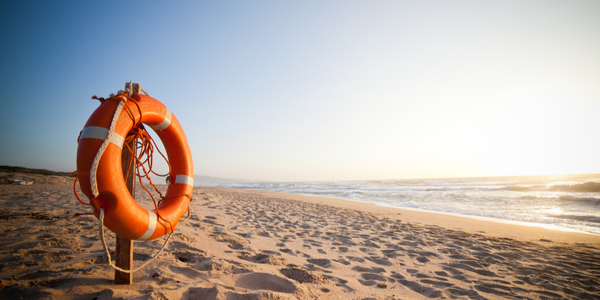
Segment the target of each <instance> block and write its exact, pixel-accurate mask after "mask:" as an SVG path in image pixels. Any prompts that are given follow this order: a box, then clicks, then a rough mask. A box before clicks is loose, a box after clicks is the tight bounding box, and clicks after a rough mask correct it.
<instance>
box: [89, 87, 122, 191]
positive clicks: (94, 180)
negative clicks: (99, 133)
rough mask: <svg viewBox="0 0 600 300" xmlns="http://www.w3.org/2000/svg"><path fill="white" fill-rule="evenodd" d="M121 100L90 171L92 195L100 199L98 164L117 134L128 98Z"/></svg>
mask: <svg viewBox="0 0 600 300" xmlns="http://www.w3.org/2000/svg"><path fill="white" fill-rule="evenodd" d="M121 99H122V100H121V102H119V105H118V106H117V109H116V110H115V114H114V115H113V119H112V121H111V122H110V128H109V129H108V136H107V137H106V139H105V140H104V142H103V143H102V146H100V149H98V152H97V153H96V157H94V162H93V163H92V169H91V170H90V180H91V182H90V183H91V185H92V193H93V195H94V197H98V195H100V192H98V180H97V178H96V173H97V171H98V164H99V163H100V158H102V154H104V151H105V150H106V147H108V144H110V141H111V140H112V138H113V135H114V134H115V126H117V121H119V115H120V114H121V110H123V106H124V105H125V101H126V100H127V98H125V97H122V98H121Z"/></svg>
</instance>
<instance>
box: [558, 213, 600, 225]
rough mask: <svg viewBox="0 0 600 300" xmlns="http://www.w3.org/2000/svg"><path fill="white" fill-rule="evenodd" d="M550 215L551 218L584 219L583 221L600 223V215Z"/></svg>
mask: <svg viewBox="0 0 600 300" xmlns="http://www.w3.org/2000/svg"><path fill="white" fill-rule="evenodd" d="M550 216H551V217H553V218H557V219H566V220H575V221H584V222H590V223H600V217H598V216H589V215H588V216H586V215H566V214H558V215H554V214H552V215H550Z"/></svg>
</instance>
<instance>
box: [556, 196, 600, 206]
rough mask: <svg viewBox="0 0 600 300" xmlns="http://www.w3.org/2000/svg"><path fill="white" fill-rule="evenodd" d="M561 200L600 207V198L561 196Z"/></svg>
mask: <svg viewBox="0 0 600 300" xmlns="http://www.w3.org/2000/svg"><path fill="white" fill-rule="evenodd" d="M559 199H560V200H568V201H573V202H586V203H592V204H596V205H600V198H596V197H575V196H560V197H559Z"/></svg>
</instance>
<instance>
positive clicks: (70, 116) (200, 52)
mask: <svg viewBox="0 0 600 300" xmlns="http://www.w3.org/2000/svg"><path fill="white" fill-rule="evenodd" d="M0 39H1V41H2V42H1V43H0V76H1V78H0V126H1V129H0V165H13V166H25V167H32V168H44V169H50V170H56V171H74V170H75V168H76V150H77V136H78V134H79V131H80V130H81V129H82V128H83V126H84V124H85V122H86V120H87V119H88V117H89V116H90V114H91V113H92V112H93V110H94V109H95V108H96V107H97V106H98V104H99V103H98V102H97V101H95V100H91V99H90V97H91V96H93V95H98V96H99V97H100V96H103V97H106V96H108V94H110V93H111V92H116V91H117V90H119V89H122V88H123V86H124V83H125V82H128V81H130V80H133V81H134V82H138V83H140V84H141V86H142V88H144V89H145V90H146V91H147V92H148V93H149V94H150V95H151V96H153V97H154V98H156V99H158V100H159V101H161V102H163V103H164V104H165V105H167V107H169V108H170V109H171V111H173V113H174V114H175V115H176V116H177V118H178V119H179V121H180V122H181V123H182V125H183V127H184V129H185V131H186V134H187V136H188V140H189V142H190V147H191V149H192V153H193V157H194V168H195V174H198V175H206V176H213V177H224V178H241V179H250V180H268V181H309V180H362V179H405V178H439V177H471V176H473V177H474V176H500V175H542V174H576V173H599V172H600V1H597V0H591V1H547V0H544V1H522V0H519V1H345V0H344V1H2V3H1V4H0Z"/></svg>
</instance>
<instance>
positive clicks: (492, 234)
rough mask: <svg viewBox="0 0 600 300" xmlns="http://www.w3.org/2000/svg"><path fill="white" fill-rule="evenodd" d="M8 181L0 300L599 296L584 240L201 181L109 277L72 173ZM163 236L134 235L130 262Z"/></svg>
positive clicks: (598, 259) (599, 267)
mask: <svg viewBox="0 0 600 300" xmlns="http://www.w3.org/2000/svg"><path fill="white" fill-rule="evenodd" d="M11 176H13V175H11ZM19 176H21V177H20V178H22V179H28V180H32V181H34V184H33V185H31V186H17V185H0V235H1V240H2V241H3V242H2V245H0V299H19V298H23V299H31V298H33V299H114V298H119V299H425V298H439V299H565V298H567V299H600V279H599V278H600V237H599V236H596V235H590V234H581V233H574V232H563V231H557V230H548V229H544V228H537V227H529V226H520V225H513V224H504V223H498V222H491V221H481V220H475V219H468V218H461V217H455V216H449V215H442V214H433V213H426V212H419V211H411V210H399V209H392V208H385V207H379V206H375V205H370V204H364V203H357V202H350V201H344V200H337V199H329V198H318V197H308V196H302V195H294V194H283V193H273V192H260V191H246V190H237V189H226V188H201V187H198V188H196V189H195V190H194V195H193V197H194V201H193V202H192V204H191V211H192V216H191V218H190V219H189V220H187V221H186V222H182V223H180V224H179V225H178V227H177V229H176V233H175V234H174V235H173V238H172V239H171V242H170V243H169V245H168V246H167V248H166V250H165V252H164V253H163V254H161V255H160V256H159V257H158V258H157V259H156V260H155V261H153V262H152V263H150V264H149V265H148V266H147V267H146V268H145V269H143V270H141V271H139V272H138V273H135V274H134V276H133V277H134V284H133V285H130V286H129V285H115V284H114V283H113V276H114V271H113V270H112V269H111V268H110V267H107V266H106V262H107V258H106V257H105V255H104V250H103V246H102V244H101V242H100V238H99V225H98V221H97V220H96V218H95V217H93V216H89V215H84V216H79V217H74V214H75V213H77V212H87V211H88V208H87V207H85V206H83V205H81V204H80V203H79V202H78V201H77V199H76V198H75V196H74V195H73V193H72V183H73V181H72V179H70V178H66V177H62V176H42V175H19ZM136 194H137V195H138V198H139V199H140V200H139V202H141V203H143V205H144V206H148V205H149V204H148V203H149V202H148V201H149V197H148V196H146V195H144V194H143V193H142V190H141V188H139V187H138V189H137V190H136ZM86 200H87V199H86ZM106 233H109V231H108V230H107V231H106ZM163 243H164V239H158V240H153V241H150V242H135V244H134V245H135V249H134V253H135V254H134V259H135V260H136V261H135V265H136V266H137V265H139V264H141V263H142V262H143V261H145V260H146V259H148V258H149V257H150V256H152V255H153V254H154V253H155V251H157V250H158V249H160V247H161V246H162V244H163ZM114 244H115V242H114V235H112V234H108V245H109V247H110V249H113V250H114ZM112 254H113V255H114V253H112ZM113 259H114V257H113Z"/></svg>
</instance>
